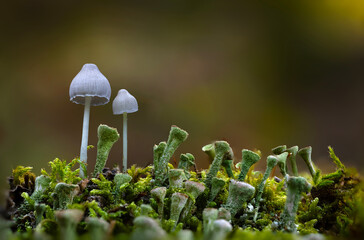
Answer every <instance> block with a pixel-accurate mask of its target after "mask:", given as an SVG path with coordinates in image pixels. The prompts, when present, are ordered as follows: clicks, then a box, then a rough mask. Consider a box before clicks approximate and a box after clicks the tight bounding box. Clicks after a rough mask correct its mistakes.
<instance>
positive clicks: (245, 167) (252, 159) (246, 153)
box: [238, 149, 260, 182]
mask: <svg viewBox="0 0 364 240" xmlns="http://www.w3.org/2000/svg"><path fill="white" fill-rule="evenodd" d="M259 159H260V156H259V155H258V154H257V153H255V152H253V151H250V150H247V149H243V150H242V160H241V172H240V174H239V177H238V180H239V181H241V182H243V181H244V180H245V177H246V175H247V174H248V171H249V169H250V167H251V166H253V165H254V164H255V163H257V162H258V161H259Z"/></svg>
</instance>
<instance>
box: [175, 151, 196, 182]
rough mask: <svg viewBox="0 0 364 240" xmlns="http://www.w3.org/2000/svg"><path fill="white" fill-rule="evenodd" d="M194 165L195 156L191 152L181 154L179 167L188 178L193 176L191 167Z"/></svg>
mask: <svg viewBox="0 0 364 240" xmlns="http://www.w3.org/2000/svg"><path fill="white" fill-rule="evenodd" d="M194 165H195V157H194V156H193V155H192V154H191V153H186V154H181V156H180V157H179V163H178V168H180V169H183V170H184V172H185V175H186V178H187V179H189V178H190V177H191V174H190V169H191V167H192V166H194Z"/></svg>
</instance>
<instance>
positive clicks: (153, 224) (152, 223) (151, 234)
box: [130, 216, 167, 240]
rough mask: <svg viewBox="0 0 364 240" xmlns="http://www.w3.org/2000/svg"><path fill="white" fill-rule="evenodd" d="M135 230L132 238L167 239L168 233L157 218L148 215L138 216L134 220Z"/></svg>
mask: <svg viewBox="0 0 364 240" xmlns="http://www.w3.org/2000/svg"><path fill="white" fill-rule="evenodd" d="M133 223H134V226H135V230H134V231H133V233H132V234H131V237H130V239H131V240H140V239H146V240H160V239H165V237H166V235H167V233H166V232H165V231H164V230H163V228H161V227H160V226H159V224H158V222H157V221H156V220H154V219H153V218H150V217H147V216H139V217H136V218H135V219H134V221H133Z"/></svg>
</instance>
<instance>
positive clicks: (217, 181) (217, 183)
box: [209, 177, 225, 202]
mask: <svg viewBox="0 0 364 240" xmlns="http://www.w3.org/2000/svg"><path fill="white" fill-rule="evenodd" d="M224 185H225V181H224V179H221V178H217V177H214V178H213V179H212V184H211V190H210V196H209V201H210V202H211V201H214V199H215V198H216V196H217V194H218V193H219V192H220V190H221V189H222V188H223V187H224Z"/></svg>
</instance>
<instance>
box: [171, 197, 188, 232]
mask: <svg viewBox="0 0 364 240" xmlns="http://www.w3.org/2000/svg"><path fill="white" fill-rule="evenodd" d="M187 200H188V196H187V195H186V194H184V193H178V192H176V193H173V194H172V200H171V214H170V217H169V219H170V220H173V221H174V226H176V225H177V223H178V220H179V216H180V214H181V212H182V209H183V208H184V207H185V205H186V203H187Z"/></svg>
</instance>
